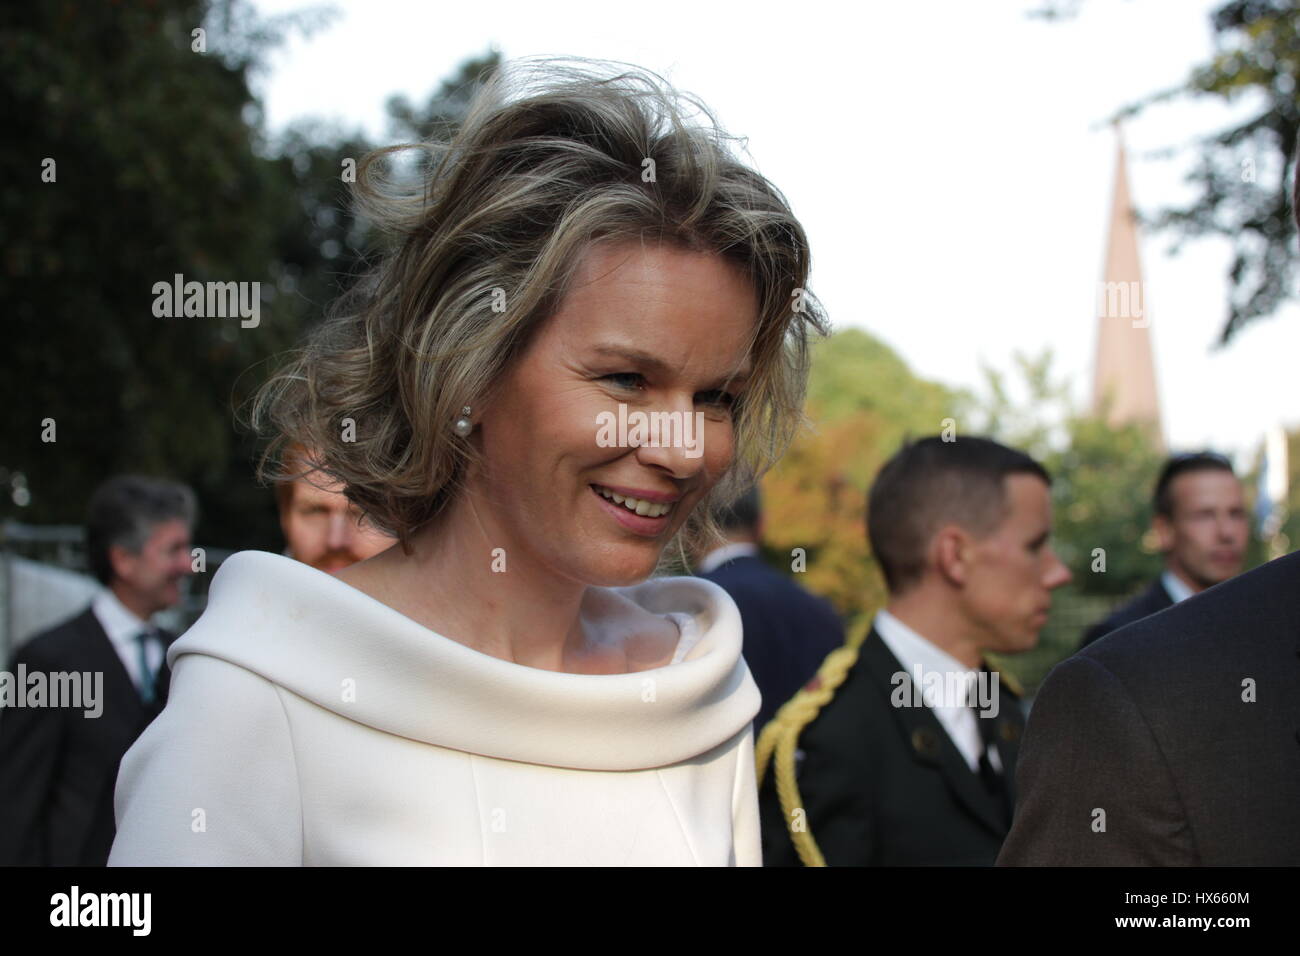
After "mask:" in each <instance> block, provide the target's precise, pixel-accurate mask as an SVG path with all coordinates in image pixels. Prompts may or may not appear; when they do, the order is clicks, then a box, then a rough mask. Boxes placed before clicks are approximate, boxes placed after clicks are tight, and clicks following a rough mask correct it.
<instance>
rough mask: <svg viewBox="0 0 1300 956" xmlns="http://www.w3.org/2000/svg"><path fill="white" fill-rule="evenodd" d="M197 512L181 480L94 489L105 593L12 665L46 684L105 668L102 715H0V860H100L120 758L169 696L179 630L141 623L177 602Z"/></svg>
mask: <svg viewBox="0 0 1300 956" xmlns="http://www.w3.org/2000/svg"><path fill="white" fill-rule="evenodd" d="M197 510H198V509H197V504H196V502H195V498H194V493H193V492H192V491H191V490H190V489H189V488H187V487H185V486H184V485H180V484H176V483H174V482H170V481H163V480H160V479H155V478H147V477H143V476H137V475H120V476H117V477H114V478H110V479H109V480H107V481H106V482H104V483H103V484H102V485H100V486H99V488H97V489H96V490H95V493H94V494H93V495H92V496H91V499H90V504H89V508H88V514H87V520H86V550H87V555H88V557H89V562H90V568H91V571H92V572H93V573H94V574H95V577H97V578H98V579H99V581H100V583H102V584H103V585H104V590H102V591H100V592H99V593H98V594H97V595H96V596H95V598H94V600H93V601H92V603H91V605H90V607H88V608H87V609H86V610H85V611H83V612H82V613H80V614H78V615H76V616H75V617H73V618H71V619H70V620H68V621H66V622H64V623H62V624H59V625H57V626H55V627H53V628H51V629H49V630H47V631H45V632H43V633H41V634H38V635H36V636H35V637H33V638H31V640H29V641H27V642H26V643H24V644H23V645H22V646H20V647H19V648H18V650H17V651H16V653H15V654H14V659H13V662H12V663H11V664H10V667H9V672H10V673H11V674H15V675H16V674H18V673H19V671H20V668H22V669H23V670H24V671H25V673H26V674H27V676H28V680H29V681H30V679H31V677H32V675H35V674H42V675H46V676H45V680H46V682H47V684H53V683H54V678H53V677H51V676H50V675H56V674H80V675H102V677H101V679H102V685H101V687H102V695H103V700H102V702H101V710H100V713H98V714H97V715H93V716H92V715H90V714H89V713H88V712H87V710H86V709H84V708H82V707H76V706H65V705H62V704H66V702H60V701H48V702H46V704H45V705H44V706H30V705H29V706H23V707H17V706H15V707H6V708H5V709H4V711H3V712H0V865H35V866H103V865H104V864H105V863H107V862H108V852H109V849H110V848H111V847H112V845H113V836H114V833H115V827H114V818H113V789H114V786H115V784H116V782H117V769H118V764H119V762H120V761H121V759H122V755H123V754H125V753H126V751H127V750H128V749H129V748H130V747H131V745H132V744H133V743H134V742H135V739H136V738H137V737H138V736H139V735H140V733H141V732H142V731H143V730H144V729H145V727H147V726H148V725H149V722H150V721H152V720H153V718H154V717H156V716H157V715H158V714H159V713H160V712H161V711H162V709H163V705H164V704H165V703H166V701H167V690H168V686H169V683H170V671H169V670H168V668H167V665H166V660H165V659H166V652H167V648H168V647H169V646H170V645H171V643H172V641H174V640H175V638H176V636H175V635H174V634H171V633H169V632H167V631H165V630H162V629H161V628H158V627H155V626H154V625H153V624H152V623H151V622H150V618H151V617H152V616H153V615H154V614H156V613H158V612H159V611H162V610H165V609H166V608H169V607H172V606H173V605H175V604H176V603H178V602H179V600H180V580H181V578H182V577H184V576H185V575H187V574H190V573H191V569H192V563H191V562H192V557H191V553H190V536H191V533H192V530H193V527H194V523H195V521H196V517H197ZM92 679H93V677H92ZM23 691H24V689H23V688H18V692H19V693H22V692H23Z"/></svg>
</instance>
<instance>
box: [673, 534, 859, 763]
mask: <svg viewBox="0 0 1300 956" xmlns="http://www.w3.org/2000/svg"><path fill="white" fill-rule="evenodd" d="M699 576H700V577H702V578H704V579H705V580H706V581H712V582H713V583H714V584H717V585H719V586H720V587H721V588H722V589H723V590H724V591H726V592H727V593H728V594H729V595H731V599H732V600H733V601H735V602H736V605H737V606H738V607H739V608H740V619H741V622H742V623H743V625H744V629H745V631H744V644H743V650H742V653H743V654H744V657H745V663H746V664H748V665H749V672H750V673H751V674H753V675H754V683H755V684H757V685H758V690H759V693H761V694H762V695H763V703H762V706H761V707H760V708H759V711H758V715H757V716H756V717H755V718H754V736H755V738H757V736H758V734H759V733H760V732H761V731H762V729H763V727H764V725H766V724H767V722H768V721H769V720H771V719H772V715H773V714H775V713H776V712H777V710H779V709H780V707H781V705H782V704H784V703H785V702H786V701H787V700H789V699H790V698H791V697H793V696H794V695H795V693H796V692H797V691H798V690H799V688H800V687H802V686H803V685H804V684H806V683H807V682H808V680H809V678H811V677H812V676H813V675H814V674H815V673H817V668H818V667H820V666H821V662H822V660H823V659H824V658H825V657H826V655H827V654H829V653H830V652H831V651H833V650H835V649H836V648H837V647H839V646H840V645H841V644H843V643H844V625H843V623H842V622H841V621H840V618H839V615H838V614H836V613H835V609H834V608H833V607H831V605H830V603H829V602H827V601H825V600H823V599H822V598H819V597H817V596H816V595H813V594H809V593H808V592H807V591H805V590H804V589H803V588H801V587H799V585H797V584H795V583H794V582H793V581H791V580H790V579H789V578H787V577H786V576H785V575H783V574H781V573H779V572H778V571H775V570H773V569H772V568H770V567H768V566H767V564H766V563H764V562H763V561H762V560H761V559H759V558H757V557H753V556H744V557H739V558H734V559H732V560H731V561H727V562H726V563H725V564H721V565H719V566H718V567H717V568H715V569H714V570H713V571H711V572H709V573H708V574H701V575H699Z"/></svg>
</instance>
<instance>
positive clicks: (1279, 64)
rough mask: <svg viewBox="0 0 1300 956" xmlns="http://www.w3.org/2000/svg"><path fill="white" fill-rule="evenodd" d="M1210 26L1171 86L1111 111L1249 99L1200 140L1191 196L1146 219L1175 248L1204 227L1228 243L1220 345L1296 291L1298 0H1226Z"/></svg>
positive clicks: (1059, 7) (1066, 9)
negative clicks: (1293, 186)
mask: <svg viewBox="0 0 1300 956" xmlns="http://www.w3.org/2000/svg"><path fill="white" fill-rule="evenodd" d="M1079 6H1080V4H1079V2H1078V0H1048V2H1047V3H1045V4H1044V5H1043V6H1042V7H1041V8H1040V9H1038V10H1036V11H1035V14H1036V15H1038V16H1042V17H1044V18H1046V19H1066V18H1068V17H1070V16H1073V15H1074V14H1075V13H1076V12H1077V10H1078V8H1079ZM1210 25H1211V29H1212V30H1213V33H1214V42H1215V51H1214V54H1213V55H1212V56H1211V57H1210V59H1209V61H1208V62H1206V63H1203V64H1201V65H1199V66H1197V67H1195V68H1194V69H1193V70H1192V72H1191V74H1190V76H1189V77H1188V78H1187V79H1186V80H1185V81H1184V82H1183V83H1181V84H1180V85H1178V86H1177V87H1175V88H1173V89H1169V90H1164V91H1161V92H1158V93H1155V94H1152V95H1150V96H1147V97H1145V98H1143V99H1141V100H1139V101H1138V102H1136V103H1133V104H1130V105H1128V106H1126V107H1124V108H1123V109H1122V110H1120V111H1119V114H1118V116H1117V118H1123V117H1127V116H1134V115H1137V114H1139V113H1141V112H1142V111H1143V110H1145V109H1147V108H1148V107H1150V106H1152V105H1154V104H1156V103H1161V102H1167V101H1170V100H1174V99H1186V98H1196V97H1204V96H1209V97H1214V98H1216V99H1219V100H1222V101H1224V102H1225V103H1239V102H1241V103H1246V104H1247V105H1248V106H1250V107H1251V115H1250V116H1249V117H1248V118H1246V119H1245V120H1244V121H1241V122H1237V123H1235V124H1234V125H1231V126H1229V127H1228V128H1227V129H1223V130H1220V131H1219V132H1217V133H1214V134H1211V135H1209V136H1205V137H1203V138H1201V139H1200V140H1199V142H1198V144H1197V148H1198V150H1199V154H1200V155H1199V157H1198V159H1197V162H1196V165H1195V167H1194V168H1193V169H1192V171H1191V172H1190V173H1189V174H1188V175H1187V181H1188V182H1189V183H1192V184H1194V185H1195V187H1196V189H1197V195H1196V196H1195V198H1194V199H1193V200H1192V201H1191V202H1190V203H1189V204H1188V205H1186V206H1182V207H1168V208H1165V209H1162V210H1160V211H1159V212H1158V213H1156V214H1155V215H1154V216H1153V217H1151V222H1152V224H1153V225H1154V226H1155V227H1156V228H1158V229H1164V230H1168V231H1169V232H1171V233H1172V234H1173V236H1174V245H1173V251H1175V252H1177V251H1178V249H1179V248H1180V247H1181V245H1182V243H1183V242H1185V241H1186V240H1188V239H1195V238H1198V237H1201V236H1205V235H1217V236H1223V237H1224V238H1226V239H1227V240H1228V242H1229V243H1231V246H1232V251H1233V256H1232V265H1231V267H1230V268H1229V270H1228V280H1229V302H1228V314H1227V319H1226V321H1225V323H1224V326H1223V330H1222V332H1221V333H1220V339H1219V344H1220V345H1223V344H1226V343H1227V342H1228V341H1229V340H1230V339H1231V338H1232V336H1233V335H1235V334H1236V333H1237V332H1239V331H1240V330H1241V329H1242V328H1243V327H1244V326H1245V325H1246V324H1248V323H1249V322H1252V321H1255V320H1256V319H1260V318H1263V317H1266V316H1269V315H1271V314H1272V313H1273V312H1275V311H1276V310H1277V309H1278V307H1279V306H1281V305H1282V304H1283V303H1284V302H1285V301H1286V300H1287V299H1291V298H1295V296H1296V293H1297V290H1296V281H1295V279H1296V271H1295V261H1296V248H1295V243H1294V241H1293V240H1294V237H1295V233H1296V227H1295V222H1294V220H1293V218H1292V210H1291V190H1290V187H1289V184H1290V183H1291V182H1292V181H1293V175H1294V169H1293V166H1294V162H1295V149H1296V134H1297V132H1298V131H1300V0H1231V2H1228V3H1224V4H1223V5H1221V6H1219V7H1218V8H1216V9H1215V10H1214V12H1213V13H1212V14H1211V15H1210ZM1153 42H1156V41H1155V38H1153Z"/></svg>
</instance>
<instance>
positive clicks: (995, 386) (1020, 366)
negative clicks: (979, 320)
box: [978, 350, 1164, 596]
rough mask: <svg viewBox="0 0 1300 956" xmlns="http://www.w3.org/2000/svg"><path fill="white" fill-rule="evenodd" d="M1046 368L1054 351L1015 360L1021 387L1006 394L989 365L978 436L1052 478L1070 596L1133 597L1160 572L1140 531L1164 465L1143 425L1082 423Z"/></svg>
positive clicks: (1057, 544)
mask: <svg viewBox="0 0 1300 956" xmlns="http://www.w3.org/2000/svg"><path fill="white" fill-rule="evenodd" d="M1052 361H1053V358H1052V353H1051V351H1050V350H1044V351H1043V352H1042V353H1041V354H1039V355H1037V356H1026V355H1023V354H1021V353H1019V352H1017V353H1015V354H1013V356H1012V365H1013V367H1014V368H1015V370H1016V371H1017V372H1018V378H1019V381H1018V382H1016V383H1012V385H1011V386H1010V387H1009V386H1008V383H1007V381H1006V376H1005V375H1004V373H1002V372H1000V371H998V370H996V369H994V368H991V367H989V366H987V365H986V366H985V367H984V376H985V380H986V385H987V394H986V395H984V396H981V398H980V400H979V403H978V407H979V415H980V416H981V417H980V418H979V419H978V420H979V421H980V431H981V432H982V433H984V434H987V435H989V436H991V437H993V438H996V439H997V440H998V441H1001V442H1003V443H1004V444H1007V445H1011V446H1013V447H1015V448H1020V449H1022V450H1024V451H1025V452H1027V453H1028V454H1030V455H1032V456H1033V457H1034V458H1035V459H1037V460H1038V461H1040V462H1041V463H1042V464H1043V467H1045V468H1046V469H1047V470H1048V473H1049V474H1051V476H1052V500H1053V535H1052V543H1053V547H1054V548H1055V549H1056V552H1057V555H1058V556H1059V557H1060V558H1061V560H1062V561H1064V562H1065V563H1066V564H1067V565H1068V566H1069V567H1070V569H1071V570H1072V571H1073V572H1074V582H1073V584H1072V585H1071V587H1072V588H1073V590H1074V591H1076V592H1077V593H1082V594H1097V595H1116V596H1123V595H1127V594H1131V593H1132V592H1133V591H1135V590H1137V589H1138V588H1139V587H1141V586H1143V585H1144V584H1145V583H1146V582H1147V581H1149V580H1150V578H1151V577H1152V576H1153V575H1155V574H1157V573H1159V570H1160V561H1159V558H1158V557H1157V556H1156V553H1155V551H1154V548H1153V542H1152V540H1151V538H1150V537H1149V536H1148V535H1147V534H1146V532H1147V531H1148V529H1149V527H1150V523H1151V493H1152V490H1153V488H1154V486H1155V480H1156V477H1157V475H1158V474H1159V473H1160V466H1161V464H1162V463H1163V460H1164V458H1163V456H1162V454H1161V453H1160V451H1159V450H1158V449H1157V448H1156V447H1155V446H1154V445H1153V444H1152V442H1151V437H1150V435H1149V434H1148V433H1147V432H1146V431H1145V429H1143V428H1142V427H1141V426H1138V425H1124V426H1119V427H1116V426H1112V425H1109V424H1107V423H1106V422H1105V420H1104V417H1094V416H1091V415H1084V414H1080V413H1079V412H1078V411H1077V410H1076V409H1075V408H1074V406H1073V403H1072V401H1071V398H1070V391H1069V384H1068V383H1067V382H1065V381H1057V380H1056V378H1055V376H1054V373H1053V371H1052ZM1098 549H1100V553H1098ZM1099 557H1101V558H1103V561H1099V560H1098V558H1099ZM1094 566H1095V567H1096V568H1097V570H1095V571H1094V570H1093V568H1094ZM1103 566H1104V568H1105V570H1104V572H1103V571H1102V570H1101V568H1102V567H1103Z"/></svg>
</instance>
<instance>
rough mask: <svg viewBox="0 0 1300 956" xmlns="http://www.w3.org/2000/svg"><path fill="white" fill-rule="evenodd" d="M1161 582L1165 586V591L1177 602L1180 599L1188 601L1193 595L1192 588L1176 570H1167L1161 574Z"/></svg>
mask: <svg viewBox="0 0 1300 956" xmlns="http://www.w3.org/2000/svg"><path fill="white" fill-rule="evenodd" d="M1160 583H1161V584H1163V585H1164V586H1165V593H1166V594H1168V595H1169V597H1170V598H1172V599H1173V602H1174V603H1175V604H1177V603H1178V602H1179V601H1186V600H1187V599H1188V598H1189V597H1191V596H1192V589H1191V588H1189V587H1188V586H1187V585H1186V584H1184V583H1183V579H1182V578H1180V577H1179V576H1178V575H1176V574H1174V572H1172V571H1169V570H1166V571H1165V572H1164V574H1162V575H1160Z"/></svg>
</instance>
